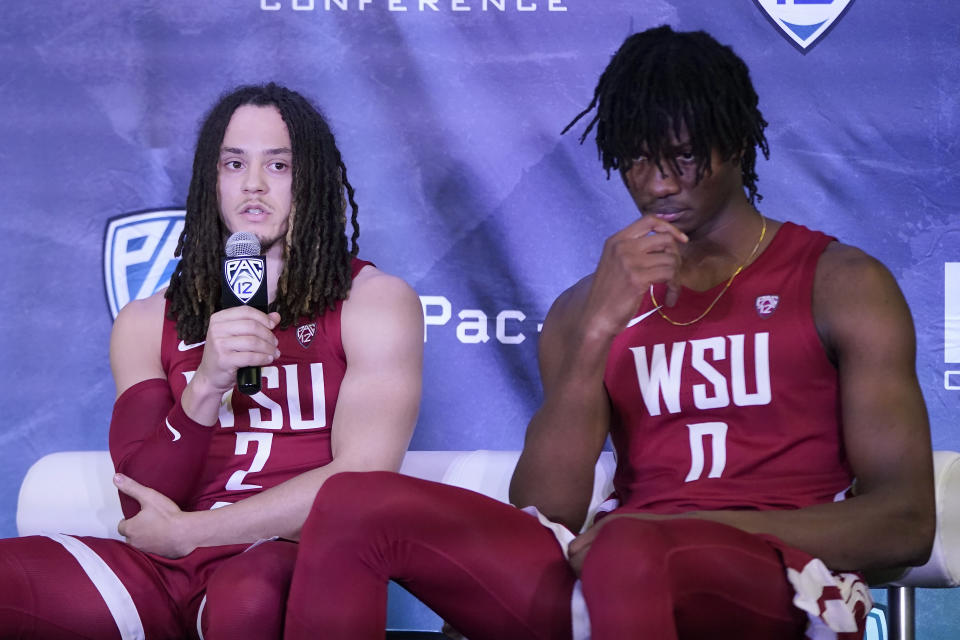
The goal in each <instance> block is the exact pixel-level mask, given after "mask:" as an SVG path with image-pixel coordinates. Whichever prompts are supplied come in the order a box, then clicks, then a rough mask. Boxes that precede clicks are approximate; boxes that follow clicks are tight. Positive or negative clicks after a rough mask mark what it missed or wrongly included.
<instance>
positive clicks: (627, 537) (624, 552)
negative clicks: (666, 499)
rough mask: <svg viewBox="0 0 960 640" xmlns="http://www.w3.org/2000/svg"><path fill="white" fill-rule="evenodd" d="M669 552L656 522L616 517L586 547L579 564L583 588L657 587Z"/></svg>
mask: <svg viewBox="0 0 960 640" xmlns="http://www.w3.org/2000/svg"><path fill="white" fill-rule="evenodd" d="M669 552H670V549H669V541H668V540H667V539H666V538H665V536H663V535H662V532H661V531H660V528H659V527H658V526H657V524H656V521H647V520H638V519H634V518H616V519H614V520H612V521H610V522H608V523H607V524H605V525H604V526H603V527H602V528H601V529H600V531H599V532H598V533H597V537H596V538H595V539H594V541H593V543H592V544H591V545H590V549H589V551H588V552H587V556H586V558H585V560H584V564H583V574H582V580H583V583H584V588H587V585H588V583H592V584H593V585H594V586H596V585H602V586H604V587H605V588H609V589H611V590H614V591H616V590H618V589H620V588H622V584H623V583H624V582H631V583H652V584H661V583H663V582H664V581H665V579H666V567H667V557H668V555H669Z"/></svg>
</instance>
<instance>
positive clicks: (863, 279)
mask: <svg viewBox="0 0 960 640" xmlns="http://www.w3.org/2000/svg"><path fill="white" fill-rule="evenodd" d="M899 291H900V289H899V287H898V286H897V283H896V280H895V279H894V277H893V275H892V274H891V273H890V270H889V269H887V267H886V266H884V264H883V263H882V262H880V261H879V260H877V259H876V258H874V257H873V256H871V255H870V254H868V253H867V252H865V251H863V250H862V249H859V248H857V247H854V246H851V245H847V244H842V243H840V242H834V243H832V244H830V245H828V246H827V248H826V250H824V252H823V254H822V255H821V256H820V260H819V262H818V263H817V272H816V277H815V280H814V289H813V292H814V302H815V303H816V302H817V300H818V299H820V300H821V301H822V302H825V303H829V304H830V305H836V306H851V305H855V304H862V303H863V302H864V301H869V300H871V299H872V298H874V297H876V296H886V295H890V294H891V293H892V292H896V293H897V294H899ZM879 301H880V300H878V302H879Z"/></svg>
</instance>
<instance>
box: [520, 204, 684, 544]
mask: <svg viewBox="0 0 960 640" xmlns="http://www.w3.org/2000/svg"><path fill="white" fill-rule="evenodd" d="M686 240H687V238H686V236H684V235H683V234H682V233H680V232H679V231H678V230H677V229H676V228H675V227H673V226H672V225H670V224H668V223H666V222H663V221H661V220H658V219H657V218H654V217H651V216H644V217H643V218H641V219H640V220H638V221H636V222H634V223H633V224H631V225H629V226H628V227H626V228H625V229H623V230H622V231H620V232H619V233H617V234H615V235H614V236H611V237H610V238H609V239H608V240H607V242H606V244H605V245H604V250H603V254H602V255H601V257H600V262H599V264H598V265H597V270H596V272H595V273H594V274H593V275H592V276H590V277H588V278H585V279H584V280H582V281H580V282H579V283H577V284H576V285H574V286H573V287H572V288H570V289H569V290H567V291H566V292H565V293H564V294H563V295H562V296H560V298H558V299H557V301H556V302H555V303H554V305H553V307H552V308H551V309H550V312H549V313H548V314H547V319H546V321H545V322H544V327H543V332H542V333H541V336H540V376H541V380H542V382H543V391H544V399H543V404H542V405H541V407H540V409H539V410H538V411H537V413H536V414H535V415H534V416H533V419H532V420H531V421H530V424H529V426H528V427H527V433H526V439H525V441H524V446H523V452H522V453H521V455H520V459H519V461H518V462H517V468H516V470H515V471H514V474H513V478H512V480H511V483H510V500H511V502H513V503H514V504H516V505H517V506H527V505H534V506H536V507H537V509H539V510H540V512H541V513H543V514H544V515H546V516H547V517H548V518H550V519H551V520H554V521H556V522H560V523H562V524H564V525H565V526H567V527H568V528H569V529H570V530H571V531H579V530H580V527H581V526H582V524H583V520H584V518H585V517H586V513H587V508H588V507H589V504H590V498H591V495H592V490H593V473H594V467H595V465H596V461H597V457H598V456H599V455H600V451H601V449H602V448H603V443H604V440H605V439H606V436H607V432H608V431H609V426H610V425H609V423H610V400H609V398H608V396H607V392H606V389H605V387H604V385H603V374H604V370H605V368H606V362H607V355H608V353H609V351H610V345H611V343H612V342H613V339H614V338H615V337H616V335H617V334H619V333H620V332H621V331H623V329H624V328H625V327H626V325H627V322H628V321H629V320H630V318H632V317H633V315H634V313H635V312H636V310H637V308H638V307H639V305H640V302H641V300H642V299H643V296H644V294H645V293H646V291H647V287H649V286H650V284H651V283H654V282H670V281H671V279H672V278H673V277H674V275H675V274H676V271H677V267H678V265H679V248H678V247H679V243H682V242H686Z"/></svg>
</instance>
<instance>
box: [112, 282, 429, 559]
mask: <svg viewBox="0 0 960 640" xmlns="http://www.w3.org/2000/svg"><path fill="white" fill-rule="evenodd" d="M341 335H342V340H343V348H344V352H345V354H346V356H347V371H346V374H345V375H344V378H343V381H342V383H341V386H340V394H339V397H338V398H337V406H336V410H335V412H334V418H333V425H332V435H331V442H332V452H333V461H332V462H330V463H329V464H327V465H325V466H323V467H318V468H315V469H312V470H310V471H307V472H305V473H303V474H301V475H299V476H296V477H294V478H292V479H290V480H288V481H286V482H284V483H282V484H280V485H278V486H276V487H273V488H271V489H268V490H266V491H263V492H262V493H259V494H257V495H254V496H251V497H249V498H247V499H245V500H241V501H239V502H237V503H235V504H232V505H229V506H225V507H222V508H220V509H215V510H212V511H202V512H179V511H176V512H171V513H169V514H168V516H169V517H168V518H166V521H163V520H164V518H163V517H160V518H159V520H160V521H154V522H150V523H146V522H144V523H137V531H136V532H135V533H136V534H138V535H141V536H148V537H142V538H140V543H139V544H138V542H137V541H133V543H134V544H135V545H136V546H138V547H141V548H147V549H149V550H155V551H156V552H158V553H162V554H163V555H171V556H177V555H184V554H186V553H189V552H190V551H191V550H192V549H194V548H196V547H198V546H212V545H222V544H233V543H243V542H253V541H256V540H258V539H261V538H267V537H271V536H281V537H285V538H291V539H296V538H297V537H298V535H299V532H300V528H301V526H302V525H303V522H304V520H305V519H306V516H307V514H308V512H309V509H310V506H311V505H312V503H313V499H314V496H315V494H316V492H317V490H318V489H319V488H320V486H321V485H322V484H323V482H324V481H325V480H326V479H327V478H328V477H330V476H332V475H333V474H335V473H338V472H340V471H368V470H381V469H388V470H396V469H398V468H399V466H400V463H401V461H402V460H403V454H404V452H405V451H406V447H407V445H408V443H409V441H410V437H411V435H412V432H413V427H414V424H415V422H416V418H417V412H418V408H419V402H420V390H421V371H422V360H423V318H422V311H421V307H420V302H419V299H418V298H417V296H416V294H415V293H414V292H413V290H412V289H410V287H409V286H407V285H406V283H404V282H403V281H401V280H399V279H397V278H394V277H392V276H388V275H386V274H383V273H381V272H379V271H377V270H375V269H373V268H371V267H367V268H366V269H365V270H364V271H363V272H361V274H359V275H358V276H357V278H356V279H355V280H354V284H353V288H352V289H351V293H350V297H349V299H348V300H347V301H346V302H345V303H344V306H343V312H342V315H341ZM147 525H149V526H147ZM151 529H154V530H159V531H160V533H159V534H157V535H154V534H153V533H152V532H151ZM122 533H124V535H130V533H129V531H126V532H122ZM157 545H160V546H159V547H158V546H157Z"/></svg>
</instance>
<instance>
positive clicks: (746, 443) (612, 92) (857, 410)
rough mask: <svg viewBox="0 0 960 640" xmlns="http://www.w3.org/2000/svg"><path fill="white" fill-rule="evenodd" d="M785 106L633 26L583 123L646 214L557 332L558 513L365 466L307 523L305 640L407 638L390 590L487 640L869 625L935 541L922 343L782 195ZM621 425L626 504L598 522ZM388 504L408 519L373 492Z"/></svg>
mask: <svg viewBox="0 0 960 640" xmlns="http://www.w3.org/2000/svg"><path fill="white" fill-rule="evenodd" d="M757 105H758V99H757V95H756V93H755V91H754V88H753V86H752V83H751V80H750V77H749V72H748V70H747V67H746V65H745V64H744V63H743V61H742V60H741V59H740V58H739V57H737V56H736V55H735V54H734V52H733V51H732V50H731V49H730V48H729V47H726V46H723V45H720V44H719V43H717V42H716V40H714V39H713V38H712V37H711V36H709V35H707V34H706V33H703V32H696V33H677V32H674V31H673V30H672V29H670V28H669V27H660V28H656V29H651V30H648V31H645V32H642V33H639V34H635V35H633V36H631V37H630V38H628V39H627V40H626V42H625V43H624V44H623V46H622V47H621V48H620V50H619V51H618V52H617V53H616V55H615V56H614V57H613V59H612V61H611V62H610V64H609V66H608V67H607V69H606V70H605V71H604V73H603V75H602V76H601V78H600V81H599V84H598V86H597V88H596V92H595V95H594V99H593V101H592V102H591V104H590V105H589V107H588V108H587V109H586V110H585V111H584V112H583V113H581V114H580V115H578V116H577V118H576V119H575V120H574V122H573V123H571V126H572V125H573V124H575V123H576V122H577V121H579V120H580V119H582V118H583V117H584V116H586V115H587V114H589V113H590V112H591V111H593V110H594V109H595V110H596V111H595V113H594V117H593V119H592V120H591V121H590V122H589V124H588V125H587V127H586V132H585V133H584V134H583V138H581V141H582V140H583V139H584V138H586V136H587V135H588V134H589V133H590V131H592V130H596V140H597V145H598V147H599V150H600V157H601V159H602V161H603V166H604V168H605V169H606V170H607V172H608V177H609V173H610V172H611V171H616V172H617V173H619V175H620V177H621V179H622V180H623V182H624V184H625V186H626V188H627V190H628V191H629V193H630V195H631V196H632V198H633V201H634V202H635V203H636V207H637V209H638V212H639V215H635V216H634V218H635V219H634V220H633V221H632V222H630V223H629V224H627V225H626V226H625V227H624V228H623V229H621V230H620V231H618V232H617V233H615V234H613V235H612V236H610V238H609V239H608V240H607V241H606V243H605V245H604V247H603V251H602V253H601V254H600V258H599V262H598V264H597V268H596V270H595V271H594V273H592V274H591V275H589V276H587V277H586V278H584V279H583V280H581V281H580V282H578V283H577V284H575V285H574V286H572V287H571V288H570V289H568V290H567V291H566V292H564V293H563V294H562V295H561V296H560V297H559V298H558V299H557V301H556V302H555V303H554V305H553V306H552V308H551V310H550V312H549V314H548V316H547V319H546V322H545V324H544V327H543V332H542V335H541V338H540V364H541V376H542V380H543V386H544V401H543V404H542V406H541V407H540V409H539V410H538V411H537V413H536V415H535V416H534V417H533V419H532V421H531V423H530V425H529V427H528V429H527V435H526V441H525V445H524V450H523V452H522V454H521V458H520V460H519V463H518V465H517V468H516V470H515V472H514V476H513V480H512V483H511V491H510V495H511V501H512V502H513V503H514V504H516V505H518V506H521V507H523V506H529V507H535V509H536V511H538V512H539V514H540V515H539V518H534V517H530V516H528V515H526V514H525V513H523V512H521V511H519V510H516V509H514V508H513V507H510V506H508V505H504V504H500V503H498V502H496V501H494V500H491V499H487V498H485V497H484V496H480V495H477V494H475V493H471V492H468V491H464V490H461V489H458V488H454V487H447V486H440V485H433V484H430V483H426V482H423V481H420V480H417V479H412V478H403V477H392V476H389V475H387V474H377V473H372V474H371V473H367V474H342V475H339V476H337V477H336V478H334V479H333V480H332V482H331V483H328V484H327V485H325V486H324V487H323V488H322V489H321V490H320V493H319V495H318V497H317V502H316V504H315V506H314V511H313V512H312V513H311V515H310V517H309V518H308V520H307V523H306V524H305V525H304V531H303V539H302V540H303V542H302V544H301V552H300V556H299V557H298V559H297V567H296V570H295V572H294V577H293V583H292V586H291V591H290V598H289V604H288V610H287V622H286V636H285V637H286V638H288V639H295V640H299V639H303V638H309V637H312V634H313V633H317V632H318V630H319V629H321V628H322V629H323V633H324V635H323V637H324V638H336V639H341V638H342V639H346V638H351V639H357V638H363V639H367V638H375V637H382V633H383V619H382V616H381V617H379V618H373V616H372V615H371V611H381V610H382V609H383V592H384V590H385V586H384V584H385V582H386V580H387V579H395V580H397V581H398V582H399V583H400V584H402V585H403V586H405V587H406V588H407V589H409V590H410V591H411V592H413V593H414V594H415V595H417V596H418V597H419V598H421V600H423V601H424V602H425V603H427V604H428V605H429V606H431V607H433V608H434V610H435V611H436V612H437V613H439V614H440V615H441V616H443V617H444V618H445V619H446V620H447V621H448V622H449V623H451V624H452V625H453V627H455V628H456V629H458V630H459V631H461V632H462V633H463V634H464V635H466V637H468V638H470V639H471V640H492V639H495V638H511V639H518V638H543V639H548V638H550V639H555V638H570V637H574V638H584V637H588V635H590V634H592V636H591V637H593V638H594V640H605V639H623V638H639V637H642V638H646V639H651V640H653V639H656V640H659V639H664V640H667V639H671V640H673V639H676V638H730V639H733V638H736V639H738V640H739V639H743V638H751V639H755V638H776V639H778V640H779V639H785V638H801V637H803V636H804V634H805V633H806V634H808V635H809V637H811V638H818V639H820V638H845V639H852V638H858V637H860V635H861V634H862V632H863V628H864V619H865V616H866V613H867V612H868V611H869V609H870V597H869V592H868V589H867V587H866V585H865V584H864V582H863V580H862V578H861V576H860V575H859V574H857V573H851V572H855V571H862V570H868V569H875V568H880V567H885V566H895V565H904V564H919V563H922V562H924V561H925V559H926V557H927V555H928V554H929V552H930V548H931V544H932V538H933V528H934V515H933V514H934V509H933V487H932V471H931V466H932V455H931V449H930V436H929V428H928V424H927V419H926V410H925V407H924V403H923V399H922V397H921V394H920V390H919V387H918V383H917V379H916V375H915V371H914V366H915V365H914V348H915V347H914V341H915V337H914V330H913V325H912V321H911V318H910V312H909V310H908V308H907V306H906V303H905V301H904V299H903V296H902V295H901V293H900V291H899V289H898V287H897V285H896V283H895V281H894V279H893V278H892V277H891V275H890V273H889V272H888V271H887V270H886V269H885V268H884V267H883V266H882V265H881V264H880V263H879V262H877V261H876V260H874V259H873V258H871V257H869V256H868V255H866V254H865V253H863V252H862V251H860V250H858V249H856V248H853V247H851V246H848V245H844V244H841V243H839V242H838V241H836V240H835V239H834V238H831V237H828V236H826V235H824V234H821V233H819V232H815V231H811V230H809V229H807V228H805V227H803V226H800V225H797V224H793V223H789V222H780V221H777V220H774V219H773V218H769V217H767V215H766V212H761V211H759V210H758V209H757V207H756V204H757V203H758V201H759V200H760V196H759V194H758V193H757V184H756V183H757V175H756V172H755V160H756V157H757V150H758V149H759V150H760V151H761V152H762V153H763V154H764V155H767V152H768V148H767V141H766V138H765V136H764V129H765V127H766V124H767V123H766V122H765V121H764V119H763V116H762V115H761V113H760V111H759V109H758V106H757ZM569 128H570V127H569V126H568V129H569ZM608 436H609V437H610V438H611V439H612V442H613V445H614V447H615V449H616V452H617V454H618V456H617V457H618V467H617V471H616V474H615V478H614V487H615V495H614V496H613V497H612V498H611V500H609V501H608V503H607V504H606V505H605V506H604V507H603V509H605V510H606V511H607V513H606V514H605V517H602V518H598V519H596V521H595V522H593V523H588V526H587V528H586V529H585V531H584V532H583V533H582V534H580V535H579V536H577V537H574V535H573V534H572V533H570V532H577V531H580V530H581V528H582V525H583V524H584V520H585V517H586V513H587V508H588V505H589V502H590V497H591V494H592V488H593V479H594V478H593V474H594V465H595V463H596V461H597V458H598V456H599V455H600V453H601V449H602V448H603V445H604V442H605V440H606V438H607V437H608ZM854 479H856V484H855V485H854V486H855V488H853V489H851V486H852V485H853V484H854ZM370 496H377V498H378V499H379V500H380V501H381V503H382V504H384V505H391V506H389V507H385V508H384V509H382V510H378V511H377V512H376V513H369V512H368V511H365V510H363V509H361V508H358V507H356V506H353V505H365V504H367V503H368V502H369V497H370ZM394 505H395V508H394ZM529 510H531V511H532V509H529ZM334 515H336V517H337V518H339V519H340V521H341V524H342V525H345V526H342V527H340V528H338V530H337V531H334V532H329V533H328V532H327V531H326V530H324V528H323V523H324V522H325V521H326V520H327V519H329V518H330V517H334ZM541 521H543V522H547V521H552V523H554V524H553V525H551V528H548V527H544V526H541V524H540V522H541ZM557 523H559V524H562V525H564V527H560V526H559V524H557ZM551 530H553V531H557V534H556V539H555V538H554V534H553V533H552V532H551ZM558 541H559V542H560V544H557V542H558ZM841 572H847V573H841Z"/></svg>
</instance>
